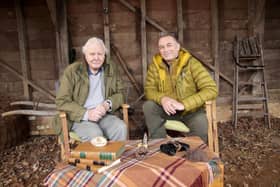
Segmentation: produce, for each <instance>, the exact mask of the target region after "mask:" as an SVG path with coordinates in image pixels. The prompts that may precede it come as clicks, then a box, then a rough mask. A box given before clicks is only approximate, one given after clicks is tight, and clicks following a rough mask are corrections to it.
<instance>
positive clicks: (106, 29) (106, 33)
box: [102, 0, 111, 63]
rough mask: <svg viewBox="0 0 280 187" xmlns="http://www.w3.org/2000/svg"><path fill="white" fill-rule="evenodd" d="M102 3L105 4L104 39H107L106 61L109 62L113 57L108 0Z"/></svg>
mask: <svg viewBox="0 0 280 187" xmlns="http://www.w3.org/2000/svg"><path fill="white" fill-rule="evenodd" d="M102 4H103V23H104V24H103V26H104V40H105V46H106V48H107V50H108V51H107V56H106V61H107V63H108V62H109V61H110V58H111V52H110V50H111V48H110V28H109V6H108V0H103V3H102Z"/></svg>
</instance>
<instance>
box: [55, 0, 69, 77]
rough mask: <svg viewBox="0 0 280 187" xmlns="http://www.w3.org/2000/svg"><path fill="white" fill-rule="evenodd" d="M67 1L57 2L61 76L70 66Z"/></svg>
mask: <svg viewBox="0 0 280 187" xmlns="http://www.w3.org/2000/svg"><path fill="white" fill-rule="evenodd" d="M66 2H67V1H63V0H60V1H56V7H57V8H56V20H57V30H58V36H57V37H58V38H59V41H58V42H57V47H59V53H60V60H59V61H58V62H59V65H58V67H59V68H58V69H59V75H62V73H63V71H64V69H65V68H66V67H67V66H68V64H69V41H68V24H67V9H66Z"/></svg>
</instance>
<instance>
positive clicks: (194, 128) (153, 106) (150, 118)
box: [143, 101, 208, 143]
mask: <svg viewBox="0 0 280 187" xmlns="http://www.w3.org/2000/svg"><path fill="white" fill-rule="evenodd" d="M143 111H144V116H145V122H146V125H147V127H148V131H149V137H150V138H165V137H166V129H165V127H164V123H165V121H166V120H177V121H181V122H183V123H184V124H186V125H187V126H188V128H189V129H190V132H189V133H188V136H199V137H200V138H201V139H202V140H203V141H204V142H205V143H207V142H208V120H207V117H206V112H205V109H204V108H201V109H199V110H198V111H196V112H193V113H189V114H186V115H181V114H180V113H178V114H175V115H172V116H168V115H167V114H166V113H165V112H164V110H163V108H162V107H161V106H160V105H158V104H157V103H155V102H153V101H146V102H145V103H144V105H143Z"/></svg>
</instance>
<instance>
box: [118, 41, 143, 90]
mask: <svg viewBox="0 0 280 187" xmlns="http://www.w3.org/2000/svg"><path fill="white" fill-rule="evenodd" d="M112 50H113V52H114V53H115V55H116V57H117V58H118V60H119V62H120V64H121V67H122V69H123V70H124V72H125V73H126V75H127V77H128V79H129V80H130V82H131V83H132V85H133V86H134V88H135V89H136V91H137V93H138V95H141V93H142V91H141V88H140V86H139V85H138V83H137V81H136V80H135V78H134V77H133V75H131V73H130V72H129V70H128V67H127V65H126V63H125V61H124V59H123V58H122V56H121V54H120V52H119V50H118V48H117V47H116V46H114V45H113V44H112Z"/></svg>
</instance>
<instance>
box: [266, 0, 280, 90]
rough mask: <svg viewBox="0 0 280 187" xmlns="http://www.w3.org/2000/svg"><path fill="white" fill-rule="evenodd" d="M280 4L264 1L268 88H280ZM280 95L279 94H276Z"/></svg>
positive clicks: (270, 0) (273, 1)
mask: <svg viewBox="0 0 280 187" xmlns="http://www.w3.org/2000/svg"><path fill="white" fill-rule="evenodd" d="M279 10H280V2H279V1H277V0H266V14H265V25H264V48H265V50H264V54H265V56H264V57H265V63H266V65H267V67H266V70H267V79H268V88H269V89H270V90H272V89H279V88H280V83H279V80H280V73H279V72H280V11H279ZM278 93H279V94H280V92H278Z"/></svg>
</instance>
